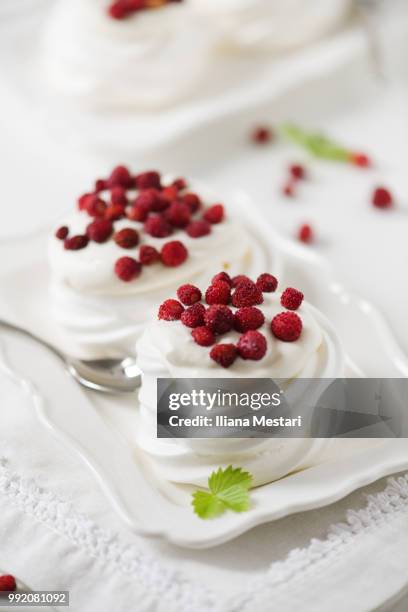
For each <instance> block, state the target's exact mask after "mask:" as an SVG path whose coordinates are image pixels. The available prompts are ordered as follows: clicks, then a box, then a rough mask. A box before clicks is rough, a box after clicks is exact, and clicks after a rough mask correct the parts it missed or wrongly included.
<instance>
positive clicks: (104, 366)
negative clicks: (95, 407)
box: [0, 320, 142, 393]
mask: <svg viewBox="0 0 408 612" xmlns="http://www.w3.org/2000/svg"><path fill="white" fill-rule="evenodd" d="M0 326H2V327H4V328H6V329H11V330H12V331H15V332H18V333H21V334H24V335H25V336H28V337H29V338H31V339H32V340H35V341H36V342H39V343H40V344H42V345H43V346H45V347H46V348H48V349H49V350H50V351H52V352H53V353H54V354H55V355H57V357H59V359H61V361H62V362H63V363H64V365H65V367H66V368H67V370H68V372H69V373H70V374H71V376H72V377H73V378H75V380H77V381H78V382H79V383H81V385H83V386H84V387H87V388H88V389H93V390H94V391H102V392H104V393H131V392H132V391H135V390H136V389H137V388H138V387H140V384H141V379H142V376H141V372H140V370H139V368H138V366H137V365H136V359H135V358H134V357H129V356H127V357H123V358H117V359H90V360H81V359H75V358H74V357H70V356H69V355H64V354H63V353H61V352H60V351H59V350H58V349H56V348H55V347H54V346H52V345H51V344H48V342H46V341H45V340H41V338H38V337H37V336H35V335H34V334H32V333H31V332H29V331H27V330H26V329H23V328H22V327H18V326H17V325H13V324H12V323H7V322H6V321H2V320H0Z"/></svg>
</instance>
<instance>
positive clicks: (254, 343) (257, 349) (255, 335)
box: [238, 330, 266, 361]
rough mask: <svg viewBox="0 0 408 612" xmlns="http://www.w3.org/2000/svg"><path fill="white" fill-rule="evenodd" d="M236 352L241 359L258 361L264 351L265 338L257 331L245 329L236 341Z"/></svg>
mask: <svg viewBox="0 0 408 612" xmlns="http://www.w3.org/2000/svg"><path fill="white" fill-rule="evenodd" d="M238 352H239V355H240V357H242V359H253V360H254V361H259V360H260V359H262V357H263V356H264V355H265V353H266V338H265V336H264V335H263V334H261V332H259V331H253V330H251V331H247V332H245V334H243V335H242V336H241V337H240V339H239V341H238Z"/></svg>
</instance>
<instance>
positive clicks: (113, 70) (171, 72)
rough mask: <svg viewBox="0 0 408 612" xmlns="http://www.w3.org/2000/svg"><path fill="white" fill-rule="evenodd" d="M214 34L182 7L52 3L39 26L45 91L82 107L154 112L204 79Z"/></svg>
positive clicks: (158, 0) (138, 1)
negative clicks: (42, 28) (41, 35)
mask: <svg viewBox="0 0 408 612" xmlns="http://www.w3.org/2000/svg"><path fill="white" fill-rule="evenodd" d="M215 36H216V32H215V31H214V28H213V27H212V25H211V24H210V23H208V24H206V23H205V22H203V19H202V17H201V16H200V15H199V14H197V13H196V12H195V11H194V10H193V9H192V7H191V5H190V4H189V2H188V1H181V0H178V1H176V0H173V1H171V0H69V1H68V2H67V1H66V0H57V2H56V3H55V6H54V7H53V8H52V9H51V11H50V15H49V18H48V20H47V22H46V24H45V30H44V34H43V38H42V64H43V67H44V74H45V81H46V85H48V88H49V90H50V91H54V92H57V93H60V94H62V95H63V96H64V98H65V101H70V100H71V101H72V102H74V103H75V104H77V105H79V106H83V107H85V108H91V109H93V108H102V109H103V108H120V107H122V108H141V109H144V108H147V109H148V110H152V109H154V108H161V107H166V106H167V105H169V104H171V103H173V102H175V101H177V100H180V99H182V98H183V97H184V96H186V95H188V94H190V93H191V91H193V90H194V87H195V85H196V83H197V81H198V80H200V79H203V78H205V77H204V76H203V73H206V71H207V72H208V75H207V78H208V79H210V78H211V75H210V72H209V66H210V65H211V62H209V56H210V55H211V53H212V50H213V40H214V37H215Z"/></svg>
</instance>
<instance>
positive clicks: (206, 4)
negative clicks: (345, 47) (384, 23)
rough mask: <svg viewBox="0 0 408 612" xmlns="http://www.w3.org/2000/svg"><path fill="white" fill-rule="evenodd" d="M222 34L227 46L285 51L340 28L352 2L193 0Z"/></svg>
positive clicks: (199, 11) (316, 0) (201, 12)
mask: <svg viewBox="0 0 408 612" xmlns="http://www.w3.org/2000/svg"><path fill="white" fill-rule="evenodd" d="M190 1H191V3H192V6H193V8H194V9H195V10H196V11H197V13H199V14H201V15H202V16H203V18H205V19H207V20H209V21H210V22H211V23H212V24H213V27H214V28H219V29H220V30H221V31H222V40H223V42H224V46H227V45H229V46H231V47H235V49H237V50H238V49H259V50H264V51H274V52H282V51H286V50H290V49H292V48H294V47H299V46H301V45H304V44H306V43H309V42H312V41H314V40H317V39H319V38H321V37H322V36H323V35H325V34H328V33H330V32H331V31H332V30H333V29H334V28H336V27H338V26H339V25H341V24H342V23H343V22H344V21H345V19H346V17H347V16H348V15H349V13H350V9H351V6H352V2H351V0H330V2H327V1H326V0H308V1H306V2H305V0H286V2H282V1H281V0H268V1H267V2H265V0H190Z"/></svg>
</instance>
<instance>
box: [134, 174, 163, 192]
mask: <svg viewBox="0 0 408 612" xmlns="http://www.w3.org/2000/svg"><path fill="white" fill-rule="evenodd" d="M136 187H137V188H138V189H140V190H142V189H150V188H151V187H153V188H154V189H161V178H160V174H159V173H158V172H156V171H155V170H149V171H148V172H142V174H138V175H137V177H136Z"/></svg>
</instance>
